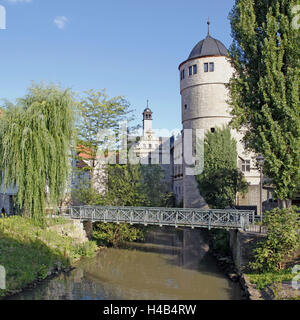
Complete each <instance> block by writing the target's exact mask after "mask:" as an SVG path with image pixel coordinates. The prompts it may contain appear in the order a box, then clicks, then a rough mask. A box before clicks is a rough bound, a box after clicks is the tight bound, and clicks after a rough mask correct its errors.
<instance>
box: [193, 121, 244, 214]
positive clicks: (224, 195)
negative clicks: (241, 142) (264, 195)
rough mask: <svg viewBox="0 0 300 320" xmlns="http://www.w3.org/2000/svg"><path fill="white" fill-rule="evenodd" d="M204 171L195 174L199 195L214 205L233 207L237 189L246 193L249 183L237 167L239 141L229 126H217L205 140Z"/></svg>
mask: <svg viewBox="0 0 300 320" xmlns="http://www.w3.org/2000/svg"><path fill="white" fill-rule="evenodd" d="M204 156H205V158H204V159H205V161H204V170H203V173H202V174H200V175H198V176H197V177H196V179H197V182H198V188H199V192H200V194H201V195H202V196H203V197H204V199H205V201H206V202H207V204H208V205H209V206H210V207H212V208H219V209H221V208H225V207H226V206H233V205H234V203H235V199H236V194H237V192H241V193H243V192H245V191H246V189H247V183H246V181H245V179H244V177H243V174H242V173H241V172H239V171H238V169H237V149H236V141H235V139H234V138H231V133H230V129H229V128H226V127H224V128H216V131H215V132H214V133H213V132H208V133H207V134H206V136H205V140H204Z"/></svg>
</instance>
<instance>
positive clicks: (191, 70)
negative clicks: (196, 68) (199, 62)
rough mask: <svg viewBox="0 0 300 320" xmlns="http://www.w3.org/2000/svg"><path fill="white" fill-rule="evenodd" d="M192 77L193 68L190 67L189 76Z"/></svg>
mask: <svg viewBox="0 0 300 320" xmlns="http://www.w3.org/2000/svg"><path fill="white" fill-rule="evenodd" d="M192 75H193V67H192V66H190V67H189V76H192Z"/></svg>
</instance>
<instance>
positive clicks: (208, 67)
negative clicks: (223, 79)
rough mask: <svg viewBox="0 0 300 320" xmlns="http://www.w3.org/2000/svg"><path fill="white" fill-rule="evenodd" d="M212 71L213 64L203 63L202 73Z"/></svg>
mask: <svg viewBox="0 0 300 320" xmlns="http://www.w3.org/2000/svg"><path fill="white" fill-rule="evenodd" d="M214 71H215V63H214V62H209V63H208V62H206V63H204V72H214Z"/></svg>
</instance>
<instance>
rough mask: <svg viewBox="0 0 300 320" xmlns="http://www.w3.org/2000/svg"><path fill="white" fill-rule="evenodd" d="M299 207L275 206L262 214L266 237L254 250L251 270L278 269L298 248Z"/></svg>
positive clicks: (299, 240)
mask: <svg viewBox="0 0 300 320" xmlns="http://www.w3.org/2000/svg"><path fill="white" fill-rule="evenodd" d="M299 217H300V213H299V208H297V207H293V208H291V209H279V208H276V209H274V210H273V211H271V212H266V213H265V214H264V222H263V224H264V226H266V227H267V229H268V234H267V238H266V239H265V240H264V241H262V242H260V243H259V244H258V247H257V248H256V249H255V250H254V253H255V256H254V262H252V263H250V267H251V268H252V269H253V270H258V271H263V272H273V271H279V270H282V269H283V268H284V262H285V260H286V259H287V258H290V257H291V256H292V254H293V253H294V252H295V251H296V250H297V249H298V248H299V245H300V237H299V228H300V222H299Z"/></svg>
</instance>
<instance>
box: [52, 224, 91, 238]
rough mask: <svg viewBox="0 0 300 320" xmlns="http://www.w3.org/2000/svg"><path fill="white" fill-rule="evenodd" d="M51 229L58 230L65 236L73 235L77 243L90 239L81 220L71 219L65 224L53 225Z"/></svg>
mask: <svg viewBox="0 0 300 320" xmlns="http://www.w3.org/2000/svg"><path fill="white" fill-rule="evenodd" d="M49 229H50V230H53V231H56V232H57V233H59V234H61V235H63V236H66V237H71V238H73V239H74V241H75V242H77V243H84V242H87V241H88V237H87V233H86V231H85V229H84V226H83V224H82V223H81V222H80V220H70V221H68V222H67V223H65V224H60V225H54V226H51V227H49Z"/></svg>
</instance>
